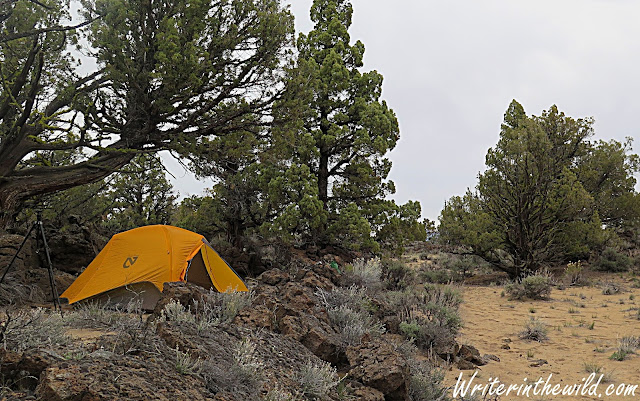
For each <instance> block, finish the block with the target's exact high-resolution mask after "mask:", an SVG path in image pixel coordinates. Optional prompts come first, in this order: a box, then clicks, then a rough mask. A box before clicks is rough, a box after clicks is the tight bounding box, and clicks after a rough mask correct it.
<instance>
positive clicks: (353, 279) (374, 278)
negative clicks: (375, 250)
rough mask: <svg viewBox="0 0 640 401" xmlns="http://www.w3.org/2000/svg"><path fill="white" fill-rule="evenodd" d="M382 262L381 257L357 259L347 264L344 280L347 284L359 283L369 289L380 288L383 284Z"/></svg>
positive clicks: (358, 284)
mask: <svg viewBox="0 0 640 401" xmlns="http://www.w3.org/2000/svg"><path fill="white" fill-rule="evenodd" d="M381 278H382V264H381V262H380V259H378V258H373V259H369V260H366V261H365V260H364V259H357V260H355V261H354V262H353V264H352V265H351V266H347V269H346V271H345V274H344V275H343V281H344V283H345V286H347V287H348V286H351V285H357V286H359V287H364V288H368V289H372V290H375V289H378V288H379V287H380V285H381Z"/></svg>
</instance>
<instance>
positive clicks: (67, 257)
mask: <svg viewBox="0 0 640 401" xmlns="http://www.w3.org/2000/svg"><path fill="white" fill-rule="evenodd" d="M45 235H46V236H47V244H48V245H49V252H50V254H51V263H52V264H53V267H54V268H55V269H58V270H62V271H64V272H67V273H71V274H76V275H77V274H79V273H80V272H82V270H83V269H84V268H85V267H87V266H88V265H89V264H90V263H91V261H93V259H94V258H95V257H96V255H97V254H98V253H99V251H100V249H101V248H102V246H104V244H101V243H100V244H96V243H95V242H94V238H93V236H92V233H91V230H89V229H88V228H87V227H85V226H83V225H81V224H80V223H79V222H78V219H76V218H73V216H72V217H70V218H69V223H68V224H66V225H65V226H64V228H63V229H60V228H58V227H53V226H51V225H45ZM100 242H101V241H100ZM100 245H102V246H100ZM40 254H41V258H44V253H43V252H40ZM43 261H44V259H43Z"/></svg>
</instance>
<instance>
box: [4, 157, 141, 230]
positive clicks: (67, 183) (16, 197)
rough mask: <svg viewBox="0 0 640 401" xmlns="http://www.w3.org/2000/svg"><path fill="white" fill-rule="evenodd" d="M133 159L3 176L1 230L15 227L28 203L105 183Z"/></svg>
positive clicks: (95, 161)
mask: <svg viewBox="0 0 640 401" xmlns="http://www.w3.org/2000/svg"><path fill="white" fill-rule="evenodd" d="M133 156H134V155H133V154H132V153H114V154H109V155H106V156H101V157H97V158H95V159H92V160H89V161H86V162H84V163H80V164H77V165H73V166H63V167H35V168H30V169H24V170H17V171H15V172H13V173H12V174H10V175H6V176H0V230H2V229H7V228H10V227H11V226H12V225H13V223H14V222H15V218H16V216H17V215H18V213H19V212H20V211H21V209H22V207H23V203H24V201H25V200H27V199H29V198H32V197H35V196H39V195H43V194H48V193H52V192H56V191H61V190H64V189H68V188H72V187H75V186H78V185H83V184H89V183H92V182H96V181H98V180H101V179H103V178H105V177H107V176H108V175H110V174H111V173H113V172H114V171H115V170H117V169H119V168H121V167H123V166H124V165H126V164H127V163H128V162H129V161H130V160H131V159H132V158H133Z"/></svg>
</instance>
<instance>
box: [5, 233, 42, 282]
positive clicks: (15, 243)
mask: <svg viewBox="0 0 640 401" xmlns="http://www.w3.org/2000/svg"><path fill="white" fill-rule="evenodd" d="M22 241H24V237H23V236H22V235H16V234H5V235H0V275H1V274H2V273H4V270H5V268H6V267H7V266H8V265H9V262H11V259H13V257H14V255H15V254H16V252H18V249H20V245H21V244H22ZM33 261H34V259H33V248H32V241H31V240H27V243H26V244H25V246H24V247H23V248H22V251H21V252H20V253H19V254H18V257H17V258H16V259H15V261H14V263H13V266H12V270H24V269H25V268H27V267H30V266H29V265H30V264H32V263H33Z"/></svg>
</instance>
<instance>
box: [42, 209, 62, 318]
mask: <svg viewBox="0 0 640 401" xmlns="http://www.w3.org/2000/svg"><path fill="white" fill-rule="evenodd" d="M37 224H38V225H39V226H40V234H41V235H42V243H43V244H44V252H45V255H46V256H47V267H48V269H49V284H51V295H53V307H54V309H55V308H58V309H60V314H62V306H60V299H59V298H58V290H57V289H56V282H55V279H54V277H53V264H52V263H51V256H50V255H49V245H47V237H46V236H45V235H44V226H43V224H42V222H41V221H38V222H37Z"/></svg>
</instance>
